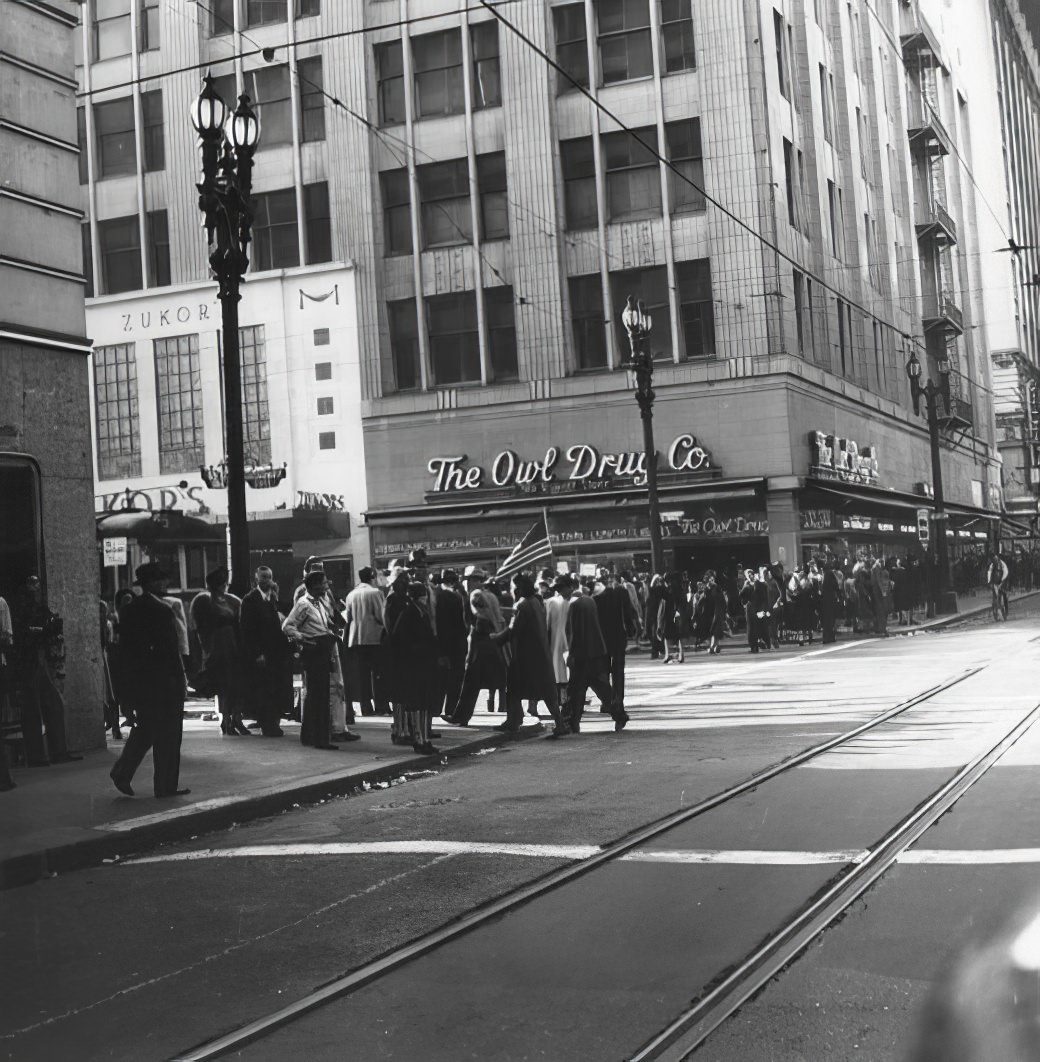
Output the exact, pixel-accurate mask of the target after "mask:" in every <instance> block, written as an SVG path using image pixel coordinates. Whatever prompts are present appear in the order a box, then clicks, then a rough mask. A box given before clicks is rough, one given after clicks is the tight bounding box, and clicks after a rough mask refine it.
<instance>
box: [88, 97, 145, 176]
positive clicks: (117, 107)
mask: <svg viewBox="0 0 1040 1062" xmlns="http://www.w3.org/2000/svg"><path fill="white" fill-rule="evenodd" d="M94 136H95V138H96V140H97V144H96V148H97V154H96V157H97V171H98V173H97V175H98V178H99V179H102V180H103V179H104V178H105V177H122V176H125V175H127V174H131V173H136V172H137V140H136V137H135V134H134V104H133V100H131V98H130V97H129V96H124V97H123V99H119V100H109V101H108V102H107V103H98V104H95V106H94Z"/></svg>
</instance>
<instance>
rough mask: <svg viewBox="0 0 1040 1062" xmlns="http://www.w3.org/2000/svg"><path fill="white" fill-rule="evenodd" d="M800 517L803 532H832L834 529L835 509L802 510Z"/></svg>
mask: <svg viewBox="0 0 1040 1062" xmlns="http://www.w3.org/2000/svg"><path fill="white" fill-rule="evenodd" d="M798 516H799V520H800V521H801V525H802V530H803V531H830V530H832V529H833V527H834V510H833V509H802V510H801V512H800V513H799V514H798Z"/></svg>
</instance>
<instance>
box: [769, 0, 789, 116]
mask: <svg viewBox="0 0 1040 1062" xmlns="http://www.w3.org/2000/svg"><path fill="white" fill-rule="evenodd" d="M773 37H774V39H775V41H776V73H777V77H778V78H779V79H780V95H781V96H783V97H784V99H787V100H789V99H790V98H791V79H790V71H789V70H788V65H787V31H786V28H785V26H784V16H783V15H781V14H780V12H779V11H777V10H776V9H775V8H774V9H773Z"/></svg>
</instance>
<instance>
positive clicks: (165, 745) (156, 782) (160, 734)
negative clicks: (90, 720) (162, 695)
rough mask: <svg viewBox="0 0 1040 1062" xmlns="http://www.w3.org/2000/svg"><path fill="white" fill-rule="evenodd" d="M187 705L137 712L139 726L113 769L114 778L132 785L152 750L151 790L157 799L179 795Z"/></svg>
mask: <svg viewBox="0 0 1040 1062" xmlns="http://www.w3.org/2000/svg"><path fill="white" fill-rule="evenodd" d="M183 712H184V702H183V701H180V700H172V701H169V702H168V703H165V704H153V705H150V706H149V707H148V708H147V709H141V708H138V709H137V725H136V726H135V727H134V728H133V729H132V730H131V731H130V736H129V737H128V738H127V739H126V744H125V745H124V746H123V752H122V755H121V756H120V757H119V759H118V760H116V763H115V766H114V767H113V768H112V777H113V778H116V779H118V780H119V781H122V782H127V783H129V782H130V781H131V780H132V779H133V777H134V773H135V772H136V771H137V768H138V767H140V766H141V761H142V760H143V759H144V757H145V755H146V754H147V752H148V750H149V749H151V750H152V768H153V774H152V788H153V789H154V791H155V795H156V796H162V795H163V794H165V793H175V792H176V791H177V781H178V778H179V777H180V771H181V734H182V732H183V729H184V715H183Z"/></svg>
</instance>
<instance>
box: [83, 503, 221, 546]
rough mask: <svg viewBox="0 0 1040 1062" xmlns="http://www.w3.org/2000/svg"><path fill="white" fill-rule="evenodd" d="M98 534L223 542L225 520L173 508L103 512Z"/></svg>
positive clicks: (149, 539)
mask: <svg viewBox="0 0 1040 1062" xmlns="http://www.w3.org/2000/svg"><path fill="white" fill-rule="evenodd" d="M96 521H97V536H98V538H99V539H102V538H132V539H134V540H135V541H137V542H141V543H143V544H146V545H147V544H149V543H151V542H158V541H171V540H172V541H199V542H223V541H224V526H223V524H211V523H208V522H207V521H206V520H200V519H199V518H198V517H197V516H189V515H187V513H182V512H180V511H178V510H173V509H160V510H154V511H153V510H141V511H127V510H121V511H119V512H115V513H102V514H101V515H99V516H97V517H96Z"/></svg>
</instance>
